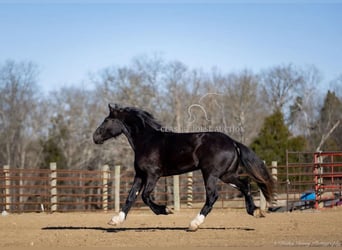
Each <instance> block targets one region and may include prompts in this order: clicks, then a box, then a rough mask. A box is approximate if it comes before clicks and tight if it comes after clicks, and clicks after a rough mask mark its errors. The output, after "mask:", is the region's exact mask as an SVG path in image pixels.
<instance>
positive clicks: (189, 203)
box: [186, 172, 193, 208]
mask: <svg viewBox="0 0 342 250" xmlns="http://www.w3.org/2000/svg"><path fill="white" fill-rule="evenodd" d="M187 177H188V180H187V194H186V201H187V202H186V206H187V207H188V208H192V184H193V179H192V177H193V173H192V172H189V173H188V175H187Z"/></svg>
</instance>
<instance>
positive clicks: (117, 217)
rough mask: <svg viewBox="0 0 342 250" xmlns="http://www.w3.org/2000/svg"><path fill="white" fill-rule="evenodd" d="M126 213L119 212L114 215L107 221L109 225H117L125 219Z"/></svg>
mask: <svg viewBox="0 0 342 250" xmlns="http://www.w3.org/2000/svg"><path fill="white" fill-rule="evenodd" d="M125 218H126V214H125V213H124V212H122V211H121V212H120V213H119V215H114V216H113V218H112V219H111V220H110V221H109V222H108V224H109V225H112V226H117V225H119V224H121V223H122V222H124V221H125Z"/></svg>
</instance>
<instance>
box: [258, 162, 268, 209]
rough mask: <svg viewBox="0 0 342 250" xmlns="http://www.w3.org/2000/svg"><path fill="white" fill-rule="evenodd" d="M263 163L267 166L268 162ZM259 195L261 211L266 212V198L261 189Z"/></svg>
mask: <svg viewBox="0 0 342 250" xmlns="http://www.w3.org/2000/svg"><path fill="white" fill-rule="evenodd" d="M263 162H264V164H265V165H266V162H265V161H263ZM259 194H260V204H259V206H260V210H262V211H266V206H267V202H266V198H265V196H264V194H263V193H262V192H261V189H259Z"/></svg>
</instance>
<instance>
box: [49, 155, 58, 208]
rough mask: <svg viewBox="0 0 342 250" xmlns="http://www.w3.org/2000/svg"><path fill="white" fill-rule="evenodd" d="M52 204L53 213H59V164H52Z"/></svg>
mask: <svg viewBox="0 0 342 250" xmlns="http://www.w3.org/2000/svg"><path fill="white" fill-rule="evenodd" d="M50 171H51V173H50V203H51V212H56V211H57V164H56V162H50Z"/></svg>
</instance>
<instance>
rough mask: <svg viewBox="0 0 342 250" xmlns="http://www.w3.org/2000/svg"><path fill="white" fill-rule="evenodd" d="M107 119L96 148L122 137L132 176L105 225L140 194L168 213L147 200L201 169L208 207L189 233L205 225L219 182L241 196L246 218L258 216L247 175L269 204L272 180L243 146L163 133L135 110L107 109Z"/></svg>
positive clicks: (215, 135)
mask: <svg viewBox="0 0 342 250" xmlns="http://www.w3.org/2000/svg"><path fill="white" fill-rule="evenodd" d="M108 107H109V115H108V116H107V117H106V118H105V119H104V121H103V123H102V124H101V125H100V126H99V127H98V128H97V129H96V131H95V132H94V135H93V139H94V142H95V143H96V144H102V143H104V141H106V140H108V139H110V138H115V137H117V136H119V135H120V134H122V133H123V134H124V135H125V136H126V137H127V139H128V141H129V143H130V145H131V147H132V149H133V150H134V153H135V159H134V169H135V172H136V173H135V177H134V182H133V186H132V189H131V191H130V192H129V195H128V197H127V200H126V203H125V205H124V206H123V207H122V210H121V212H120V213H119V215H117V216H114V217H113V218H112V219H111V221H110V222H109V224H111V225H117V224H119V223H122V222H123V221H124V220H125V218H126V216H127V213H128V212H129V210H130V208H131V207H132V205H133V203H134V201H135V199H136V198H137V196H138V195H139V193H140V191H141V190H142V199H143V201H144V203H145V204H146V205H148V206H149V207H150V208H151V210H152V211H153V212H154V213H155V214H169V213H171V210H169V209H168V208H167V207H166V206H164V205H158V204H156V203H154V202H153V200H152V199H151V192H152V191H153V189H154V188H155V186H156V183H157V181H158V179H159V178H160V177H162V176H171V175H177V174H183V173H186V172H190V171H194V170H201V172H202V175H203V179H204V184H205V190H206V202H205V204H204V206H203V208H202V210H201V211H200V213H199V214H198V215H197V216H196V218H195V219H194V220H192V221H191V222H190V227H189V230H192V231H194V230H197V229H198V227H199V225H200V224H202V223H203V222H204V218H205V216H207V215H208V213H209V212H210V211H211V209H212V207H213V205H214V203H215V201H216V200H217V198H218V191H217V185H216V184H217V182H218V180H219V179H220V180H222V181H223V182H225V183H228V184H231V185H232V186H233V187H235V188H237V189H238V190H240V191H241V192H242V194H243V195H244V197H245V201H246V209H247V213H248V214H250V215H254V216H260V215H262V213H261V211H260V209H259V208H258V207H256V206H255V204H254V202H253V198H252V196H251V192H250V179H249V178H248V177H241V175H240V174H241V173H246V174H247V175H248V176H249V177H251V178H252V179H253V180H254V181H255V182H256V183H257V185H258V186H259V188H260V189H261V191H262V192H263V194H264V196H265V198H266V200H267V201H270V200H271V199H272V188H273V179H272V176H271V175H270V174H269V172H268V170H267V168H266V166H265V164H264V163H263V161H262V160H261V159H259V157H258V156H257V155H256V154H255V153H254V152H253V151H252V150H250V149H249V148H248V147H246V146H245V145H243V144H241V143H239V142H237V141H235V140H233V139H232V138H230V137H229V136H227V135H225V134H223V133H219V132H199V133H173V132H166V131H163V128H162V126H161V125H160V124H159V123H158V122H157V121H156V120H155V119H154V118H153V116H152V115H151V114H149V113H148V112H146V111H143V110H141V109H138V108H134V107H121V106H119V105H117V104H113V105H112V104H109V105H108Z"/></svg>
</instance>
